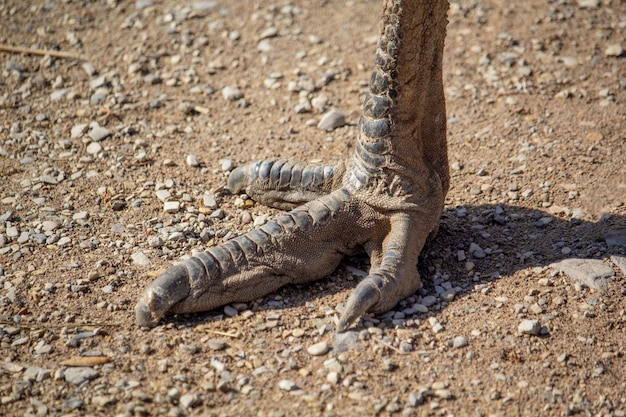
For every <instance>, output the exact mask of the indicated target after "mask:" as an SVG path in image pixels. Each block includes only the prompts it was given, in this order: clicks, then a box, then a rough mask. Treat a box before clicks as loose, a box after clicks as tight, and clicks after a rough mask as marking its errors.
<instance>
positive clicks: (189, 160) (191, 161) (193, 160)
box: [185, 155, 200, 167]
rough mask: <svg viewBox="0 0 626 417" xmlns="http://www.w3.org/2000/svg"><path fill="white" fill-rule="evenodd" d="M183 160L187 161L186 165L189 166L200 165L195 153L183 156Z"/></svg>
mask: <svg viewBox="0 0 626 417" xmlns="http://www.w3.org/2000/svg"><path fill="white" fill-rule="evenodd" d="M185 162H187V165H189V166H190V167H199V166H200V161H199V160H198V157H197V156H195V155H187V157H186V158H185Z"/></svg>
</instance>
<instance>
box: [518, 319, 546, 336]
mask: <svg viewBox="0 0 626 417" xmlns="http://www.w3.org/2000/svg"><path fill="white" fill-rule="evenodd" d="M517 331H518V332H519V333H521V334H529V335H533V336H537V335H538V334H539V332H540V331H541V323H540V322H539V320H524V321H522V322H521V323H520V324H519V326H518V327H517Z"/></svg>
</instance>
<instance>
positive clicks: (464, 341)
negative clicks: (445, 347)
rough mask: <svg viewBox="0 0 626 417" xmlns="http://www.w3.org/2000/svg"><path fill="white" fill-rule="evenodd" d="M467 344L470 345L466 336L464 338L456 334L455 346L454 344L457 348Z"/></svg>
mask: <svg viewBox="0 0 626 417" xmlns="http://www.w3.org/2000/svg"><path fill="white" fill-rule="evenodd" d="M467 345H468V343H467V339H466V338H464V337H463V336H456V337H455V338H454V342H453V346H454V347H455V348H457V349H458V348H462V347H465V346H467Z"/></svg>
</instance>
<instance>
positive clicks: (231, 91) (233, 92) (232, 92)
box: [222, 86, 243, 101]
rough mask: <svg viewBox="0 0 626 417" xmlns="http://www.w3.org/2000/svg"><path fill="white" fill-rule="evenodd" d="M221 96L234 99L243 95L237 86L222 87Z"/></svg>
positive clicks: (229, 99)
mask: <svg viewBox="0 0 626 417" xmlns="http://www.w3.org/2000/svg"><path fill="white" fill-rule="evenodd" d="M222 97H224V99H225V100H227V101H236V100H239V99H240V98H242V97H243V93H242V92H241V90H240V89H239V88H237V87H230V86H228V87H224V88H223V89H222Z"/></svg>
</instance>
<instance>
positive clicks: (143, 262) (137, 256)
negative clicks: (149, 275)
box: [130, 252, 152, 266]
mask: <svg viewBox="0 0 626 417" xmlns="http://www.w3.org/2000/svg"><path fill="white" fill-rule="evenodd" d="M130 259H132V261H133V263H134V264H135V265H137V266H150V265H152V261H151V260H150V258H148V257H147V256H146V254H145V253H143V252H135V253H133V254H132V255H130Z"/></svg>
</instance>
